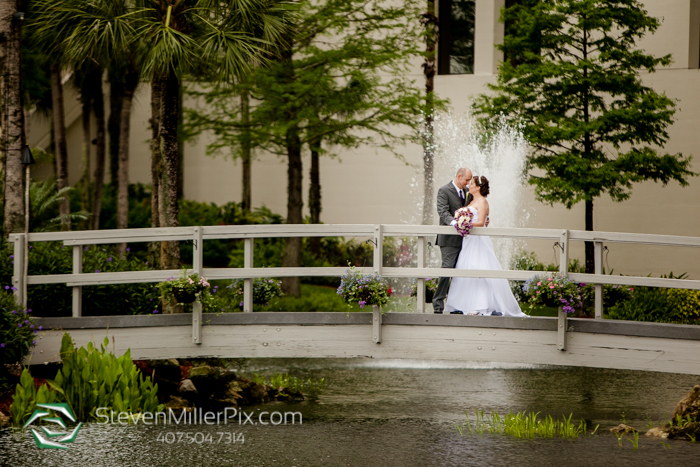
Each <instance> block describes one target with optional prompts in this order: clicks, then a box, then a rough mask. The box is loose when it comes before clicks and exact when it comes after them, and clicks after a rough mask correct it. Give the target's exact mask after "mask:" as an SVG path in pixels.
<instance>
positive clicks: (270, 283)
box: [227, 277, 284, 308]
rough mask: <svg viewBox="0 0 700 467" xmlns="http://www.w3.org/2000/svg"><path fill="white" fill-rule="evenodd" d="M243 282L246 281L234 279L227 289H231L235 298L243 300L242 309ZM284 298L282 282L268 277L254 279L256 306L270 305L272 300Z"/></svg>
mask: <svg viewBox="0 0 700 467" xmlns="http://www.w3.org/2000/svg"><path fill="white" fill-rule="evenodd" d="M243 281H244V279H234V280H232V281H231V284H229V285H228V286H227V288H229V289H231V292H232V293H233V296H234V297H238V298H240V300H241V303H240V305H239V306H240V307H241V308H242V307H243ZM282 296H284V293H283V292H282V281H280V280H277V279H271V278H267V277H256V278H255V279H253V303H254V304H256V305H265V306H268V305H269V304H270V300H272V299H273V298H277V297H282Z"/></svg>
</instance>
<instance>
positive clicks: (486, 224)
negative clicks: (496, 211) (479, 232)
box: [484, 217, 491, 227]
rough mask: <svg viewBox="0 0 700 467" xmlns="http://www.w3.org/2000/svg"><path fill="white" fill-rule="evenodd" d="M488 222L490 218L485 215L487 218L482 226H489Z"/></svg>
mask: <svg viewBox="0 0 700 467" xmlns="http://www.w3.org/2000/svg"><path fill="white" fill-rule="evenodd" d="M489 222H491V219H489V218H488V217H487V218H486V223H485V224H484V227H488V226H489Z"/></svg>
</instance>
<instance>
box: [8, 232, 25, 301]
mask: <svg viewBox="0 0 700 467" xmlns="http://www.w3.org/2000/svg"><path fill="white" fill-rule="evenodd" d="M24 235H25V234H13V235H10V238H11V239H12V241H14V242H15V244H14V248H13V249H14V251H13V258H12V261H13V262H14V264H13V267H12V286H13V287H14V288H15V290H14V291H13V292H14V295H15V300H16V301H17V303H24V281H25V280H26V278H25V277H24V261H25V258H24Z"/></svg>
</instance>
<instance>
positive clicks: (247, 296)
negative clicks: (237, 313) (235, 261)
mask: <svg viewBox="0 0 700 467" xmlns="http://www.w3.org/2000/svg"><path fill="white" fill-rule="evenodd" d="M253 242H254V240H253V239H252V238H246V239H244V240H243V267H244V268H246V269H251V268H252V267H253V246H254V243H253ZM252 311H253V279H252V278H248V279H243V312H244V313H251V312H252Z"/></svg>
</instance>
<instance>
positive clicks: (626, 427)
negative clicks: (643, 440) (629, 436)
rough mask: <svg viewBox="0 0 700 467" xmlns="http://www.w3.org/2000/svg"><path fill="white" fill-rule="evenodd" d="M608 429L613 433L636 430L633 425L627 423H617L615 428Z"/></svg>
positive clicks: (635, 431)
mask: <svg viewBox="0 0 700 467" xmlns="http://www.w3.org/2000/svg"><path fill="white" fill-rule="evenodd" d="M610 431H611V432H613V433H618V434H619V433H637V430H636V429H635V428H634V427H631V426H629V425H625V424H624V423H620V424H619V425H617V426H616V427H615V428H610Z"/></svg>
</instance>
